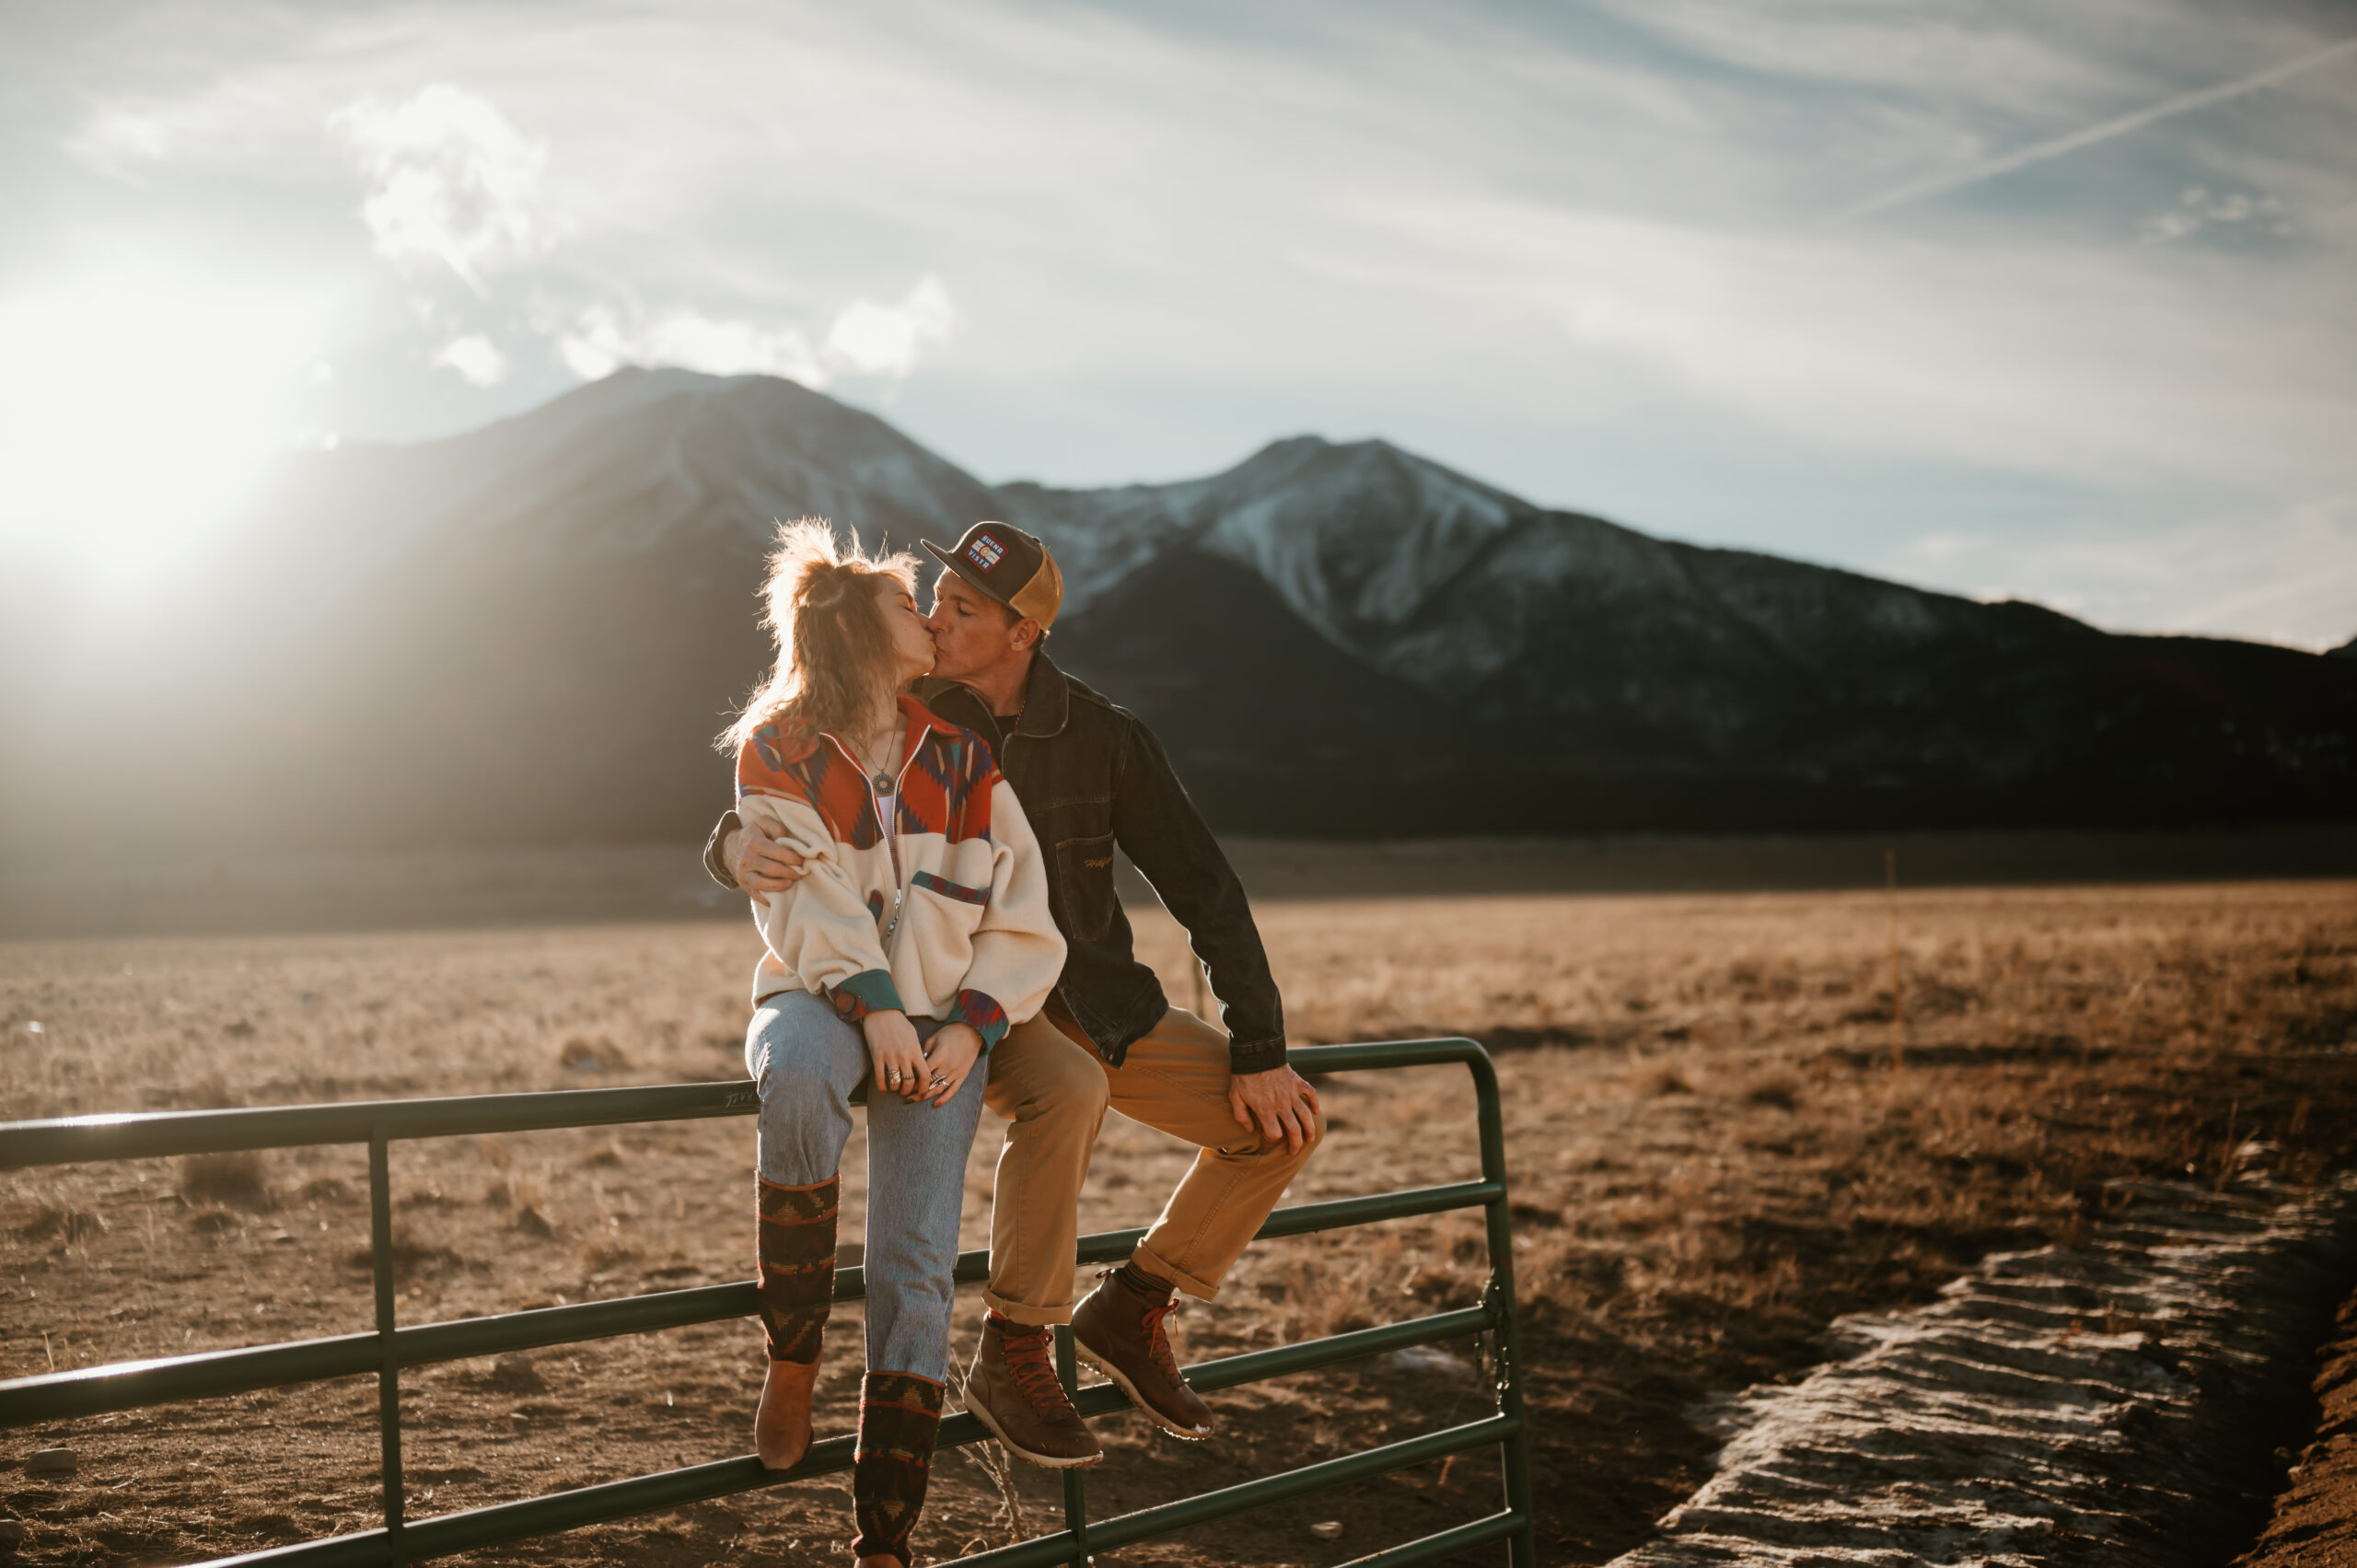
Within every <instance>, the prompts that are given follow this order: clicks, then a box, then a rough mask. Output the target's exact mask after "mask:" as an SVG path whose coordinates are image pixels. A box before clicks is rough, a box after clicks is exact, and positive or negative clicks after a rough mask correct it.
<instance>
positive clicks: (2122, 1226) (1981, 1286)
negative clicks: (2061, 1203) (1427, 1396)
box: [1612, 1172, 2357, 1568]
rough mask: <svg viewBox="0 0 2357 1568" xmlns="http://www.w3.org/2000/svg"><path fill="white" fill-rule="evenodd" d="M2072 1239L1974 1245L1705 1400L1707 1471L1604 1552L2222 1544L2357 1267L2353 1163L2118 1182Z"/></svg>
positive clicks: (2076, 1553) (2025, 1551)
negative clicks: (1633, 1538) (1925, 1279)
mask: <svg viewBox="0 0 2357 1568" xmlns="http://www.w3.org/2000/svg"><path fill="white" fill-rule="evenodd" d="M2107 1208H2108V1209H2112V1210H2113V1212H2114V1213H2115V1214H2116V1215H2117V1217H2115V1218H2113V1219H2110V1220H2107V1221H2106V1222H2104V1223H2101V1224H2099V1225H2095V1226H2093V1227H2091V1232H2090V1235H2089V1237H2088V1238H2087V1239H2086V1240H2085V1241H2084V1242H2083V1243H2082V1244H2080V1245H2078V1246H2075V1247H2067V1248H2066V1247H2060V1246H2056V1247H2046V1248H2040V1249H2037V1250H2035V1251H2029V1252H2009V1253H2001V1254H1996V1255H1993V1256H1991V1257H1990V1258H1988V1259H1986V1260H1983V1261H1982V1262H1981V1264H1980V1266H1979V1267H1978V1268H1976V1269H1975V1270H1973V1271H1972V1272H1970V1273H1968V1274H1966V1275H1965V1276H1963V1277H1962V1278H1960V1279H1958V1280H1956V1281H1954V1282H1953V1283H1950V1284H1949V1285H1948V1286H1947V1287H1946V1289H1945V1291H1944V1292H1943V1293H1942V1298H1941V1299H1940V1300H1939V1301H1938V1302H1936V1303H1934V1304H1933V1305H1931V1306H1929V1307H1922V1308H1918V1309H1915V1310H1912V1311H1907V1312H1899V1313H1890V1314H1871V1315H1866V1314H1862V1315H1859V1316H1855V1317H1851V1318H1841V1319H1840V1320H1838V1321H1837V1322H1836V1323H1835V1324H1834V1326H1833V1328H1832V1330H1830V1333H1829V1340H1830V1342H1831V1344H1832V1347H1833V1350H1834V1353H1835V1359H1833V1360H1831V1361H1829V1362H1828V1363H1826V1364H1824V1365H1820V1366H1818V1367H1817V1368H1816V1369H1815V1370H1813V1371H1812V1372H1810V1373H1808V1374H1807V1375H1806V1376H1805V1377H1804V1378H1802V1379H1801V1380H1800V1381H1799V1382H1797V1383H1794V1384H1792V1385H1789V1386H1779V1385H1762V1386H1759V1387H1756V1388H1751V1389H1748V1390H1747V1391H1745V1392H1744V1393H1742V1394H1740V1395H1737V1396H1735V1397H1734V1398H1732V1399H1730V1400H1725V1401H1724V1403H1722V1404H1719V1405H1718V1406H1716V1407H1715V1408H1714V1409H1713V1410H1711V1411H1707V1412H1705V1416H1706V1419H1707V1420H1708V1422H1709V1423H1710V1424H1711V1426H1712V1428H1713V1430H1715V1431H1717V1432H1720V1433H1722V1434H1724V1435H1725V1437H1726V1439H1727V1442H1726V1446H1725V1447H1724V1449H1723V1450H1722V1451H1721V1453H1720V1455H1719V1458H1718V1470H1717V1473H1716V1474H1715V1475H1714V1476H1713V1478H1712V1480H1711V1481H1709V1482H1707V1483H1706V1484H1705V1485H1703V1487H1702V1488H1701V1490H1700V1491H1698V1492H1696V1493H1694V1495H1693V1496H1692V1497H1690V1498H1689V1499H1688V1500H1687V1501H1686V1502H1685V1503H1684V1504H1680V1505H1679V1506H1678V1507H1677V1508H1675V1509H1673V1510H1671V1511H1670V1513H1669V1514H1667V1515H1666V1516H1664V1518H1663V1520H1662V1527H1663V1529H1664V1532H1665V1533H1664V1535H1663V1536H1662V1537H1661V1538H1660V1539H1656V1540H1655V1541H1653V1542H1651V1543H1649V1544H1647V1545H1645V1546H1643V1547H1641V1548H1639V1549H1637V1550H1636V1551H1631V1552H1628V1553H1626V1554H1624V1555H1622V1556H1621V1557H1620V1558H1618V1559H1616V1560H1615V1561H1614V1562H1613V1564H1612V1568H1701V1565H1704V1564H1713V1565H1716V1564H1734V1563H1740V1564H1762V1565H1765V1564H1789V1565H1792V1568H1802V1565H1810V1568H1816V1565H1826V1568H1831V1565H1834V1564H1851V1563H1856V1564H1871V1565H1872V1568H1917V1565H1924V1568H1929V1565H1933V1564H1939V1565H1946V1564H1960V1563H1974V1564H1987V1565H1991V1568H2030V1565H2032V1564H2036V1565H2039V1568H2052V1565H2060V1564H2081V1563H2084V1564H2134V1565H2136V1568H2174V1565H2177V1564H2183V1565H2186V1568H2193V1565H2195V1564H2201V1565H2204V1568H2209V1565H2214V1564H2218V1563H2222V1562H2225V1561H2227V1560H2228V1559H2229V1558H2230V1557H2232V1556H2233V1555H2234V1554H2235V1552H2236V1551H2239V1550H2240V1549H2242V1548H2243V1547H2244V1546H2246V1545H2247V1543H2248V1542H2249V1540H2250V1539H2251V1536H2252V1534H2253V1532H2254V1531H2255V1530H2256V1529H2257V1528H2258V1526H2259V1524H2260V1523H2261V1522H2262V1521H2263V1520H2264V1519H2265V1518H2266V1516H2267V1511H2268V1505H2269V1501H2270V1498H2271V1497H2272V1496H2273V1495H2274V1493H2276V1492H2277V1490H2278V1489H2279V1488H2280V1487H2281V1486H2282V1481H2283V1476H2284V1460H2283V1459H2282V1458H2279V1457H2278V1453H2279V1451H2278V1448H2277V1445H2278V1444H2280V1443H2283V1442H2287V1441H2296V1440H2297V1436H2298V1432H2299V1428H2300V1423H2301V1422H2302V1420H2303V1418H2304V1415H2305V1411H2306V1409H2307V1408H2308V1407H2307V1406H2306V1400H2307V1398H2308V1394H2307V1384H2308V1380H2309V1378H2310V1376H2312V1374H2313V1369H2314V1363H2313V1361H2312V1359H2311V1357H2310V1352H2311V1350H2312V1348H2313V1347H2314V1346H2315V1345H2316V1343H2317V1342H2319V1341H2320V1340H2322V1339H2323V1338H2324V1336H2325V1334H2326V1333H2327V1332H2328V1329H2329V1325H2330V1322H2331V1318H2332V1313H2333V1310H2334V1308H2335V1307H2337V1306H2338V1305H2339V1304H2340V1301H2341V1299H2342V1297H2343V1296H2344V1295H2347V1294H2348V1291H2349V1289H2350V1285H2351V1280H2352V1276H2357V1172H2352V1173H2344V1174H2343V1175H2342V1176H2341V1177H2340V1178H2339V1179H2338V1180H2337V1181H2335V1182H2333V1183H2331V1184H2329V1185H2327V1186H2323V1187H2320V1188H2318V1189H2317V1190H2316V1191H2313V1192H2310V1193H2306V1194H2301V1195H2296V1196H2295V1195H2292V1194H2289V1193H2286V1192H2284V1191H2282V1190H2280V1189H2275V1188H2272V1187H2270V1186H2267V1185H2264V1184H2261V1183H2258V1182H2255V1181H2246V1182H2244V1183H2241V1184H2239V1185H2238V1186H2237V1187H2236V1188H2235V1189H2234V1190H2233V1191H2231V1192H2227V1193H2216V1192H2212V1191H2208V1190H2206V1189H2202V1188H2198V1187H2193V1186H2176V1185H2158V1184H2152V1183H2135V1182H2122V1183H2115V1184H2113V1185H2112V1186H2111V1187H2110V1188H2109V1189H2107Z"/></svg>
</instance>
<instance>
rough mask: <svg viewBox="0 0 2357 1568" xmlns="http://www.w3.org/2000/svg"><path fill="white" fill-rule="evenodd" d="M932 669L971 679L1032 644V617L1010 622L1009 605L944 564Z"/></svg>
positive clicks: (936, 588)
mask: <svg viewBox="0 0 2357 1568" xmlns="http://www.w3.org/2000/svg"><path fill="white" fill-rule="evenodd" d="M926 624H927V625H929V626H930V627H932V629H933V652H934V661H933V673H934V674H935V675H937V676H940V677H941V678H943V679H946V680H970V679H973V678H974V677H975V676H976V675H978V674H981V672H982V671H984V670H987V669H990V668H993V666H996V665H998V664H1000V663H1001V662H1003V661H1004V660H1008V659H1014V658H1020V657H1021V656H1023V653H1024V651H1025V650H1026V649H1027V648H1028V647H1029V646H1030V637H1031V635H1032V633H1028V632H1027V631H1026V630H1025V628H1027V627H1028V626H1030V625H1031V622H1030V621H1015V622H1014V623H1013V624H1009V623H1008V621H1007V618H1006V609H1005V607H1004V605H1002V604H1000V603H999V602H998V600H996V599H994V598H991V597H990V596H989V595H988V594H985V593H984V592H982V591H981V589H980V588H978V587H974V585H973V584H971V583H970V582H968V581H966V579H965V578H963V577H961V576H959V575H958V574H957V573H955V572H952V571H949V570H948V569H947V568H946V567H945V568H944V569H943V571H942V574H941V575H940V576H939V577H938V578H937V579H935V582H934V585H933V616H932V618H931V620H929V621H927V622H926Z"/></svg>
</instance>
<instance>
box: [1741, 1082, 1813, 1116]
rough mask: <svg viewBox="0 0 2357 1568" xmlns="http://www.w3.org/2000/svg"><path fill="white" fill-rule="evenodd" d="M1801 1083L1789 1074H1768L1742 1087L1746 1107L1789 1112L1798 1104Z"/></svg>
mask: <svg viewBox="0 0 2357 1568" xmlns="http://www.w3.org/2000/svg"><path fill="white" fill-rule="evenodd" d="M1800 1097H1801V1081H1800V1080H1799V1079H1798V1078H1795V1077H1794V1076H1793V1074H1790V1073H1769V1074H1764V1075H1763V1076H1760V1077H1757V1078H1754V1079H1752V1080H1751V1082H1750V1083H1749V1084H1747V1085H1746V1086H1744V1090H1743V1099H1744V1103H1745V1104H1746V1105H1768V1106H1773V1107H1775V1108H1776V1109H1778V1110H1791V1109H1794V1108H1795V1107H1796V1106H1798V1105H1799V1104H1800Z"/></svg>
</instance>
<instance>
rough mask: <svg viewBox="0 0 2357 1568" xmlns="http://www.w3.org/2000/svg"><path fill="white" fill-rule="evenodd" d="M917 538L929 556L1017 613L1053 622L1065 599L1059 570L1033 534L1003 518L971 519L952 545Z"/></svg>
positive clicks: (1048, 624) (1045, 547)
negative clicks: (950, 547)
mask: <svg viewBox="0 0 2357 1568" xmlns="http://www.w3.org/2000/svg"><path fill="white" fill-rule="evenodd" d="M917 542H918V543H920V544H922V545H923V546H924V547H925V548H926V549H927V550H929V551H931V552H933V555H934V559H935V560H937V561H939V562H940V563H942V564H943V565H944V566H946V567H948V568H949V569H950V570H951V571H953V572H955V573H957V574H958V575H959V576H961V577H963V578H965V579H966V580H967V581H968V582H970V583H971V584H973V585H974V587H978V588H980V589H981V590H982V592H984V593H986V594H988V595H990V596H991V598H994V599H996V600H998V601H999V603H1001V604H1003V605H1004V606H1006V607H1007V608H1008V609H1009V610H1013V611H1015V613H1016V614H1017V615H1022V616H1028V617H1029V618H1030V619H1031V620H1033V621H1038V622H1039V624H1040V625H1042V626H1052V625H1054V624H1055V621H1056V611H1057V610H1059V609H1061V608H1062V605H1063V602H1064V575H1063V573H1062V571H1061V570H1059V569H1058V568H1057V566H1056V558H1055V557H1054V556H1052V555H1051V554H1049V553H1048V547H1047V546H1046V545H1044V544H1041V543H1040V542H1039V536H1038V535H1037V534H1028V533H1025V532H1024V531H1023V530H1022V529H1021V528H1011V527H1009V526H1008V525H1006V524H1004V523H976V524H975V525H974V526H973V527H972V528H968V529H967V530H966V537H965V538H963V539H961V540H958V548H957V549H955V550H944V549H942V548H941V546H939V545H937V544H935V543H934V542H933V540H929V539H925V540H918V541H917Z"/></svg>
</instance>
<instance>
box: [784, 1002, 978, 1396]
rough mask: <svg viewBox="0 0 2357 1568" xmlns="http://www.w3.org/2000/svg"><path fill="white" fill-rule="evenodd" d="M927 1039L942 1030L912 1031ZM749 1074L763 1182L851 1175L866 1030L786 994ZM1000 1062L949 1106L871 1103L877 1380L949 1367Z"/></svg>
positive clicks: (871, 1280) (826, 1006) (871, 1317)
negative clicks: (848, 1158) (962, 1245)
mask: <svg viewBox="0 0 2357 1568" xmlns="http://www.w3.org/2000/svg"><path fill="white" fill-rule="evenodd" d="M909 1021H910V1022H911V1023H912V1024H914V1025H915V1026H916V1030H917V1038H918V1039H919V1040H932V1038H933V1037H934V1035H935V1033H936V1032H937V1031H938V1030H939V1029H940V1028H941V1025H940V1023H939V1022H938V1021H936V1020H935V1019H932V1018H915V1017H912V1018H911V1019H910V1020H909ZM745 1071H746V1073H747V1074H749V1076H750V1077H751V1078H752V1080H753V1082H754V1084H755V1086H757V1087H759V1089H760V1090H761V1138H760V1154H759V1156H758V1158H759V1161H760V1165H761V1176H762V1179H765V1180H768V1181H772V1182H775V1183H777V1184H779V1185H780V1186H784V1187H808V1186H811V1185H812V1184H814V1183H816V1182H820V1181H824V1180H826V1179H827V1178H829V1177H830V1176H832V1175H834V1174H835V1173H836V1171H837V1170H838V1169H839V1168H840V1167H841V1166H842V1157H843V1140H845V1139H846V1138H849V1137H850V1136H851V1096H852V1091H853V1090H854V1089H856V1088H858V1087H859V1086H861V1085H862V1084H864V1083H869V1081H870V1080H871V1078H872V1077H873V1075H874V1069H873V1068H872V1067H871V1066H870V1065H869V1063H868V1059H867V1042H866V1040H865V1039H864V1038H863V1037H862V1035H861V1033H860V1031H859V1028H858V1026H857V1025H854V1024H847V1023H845V1022H844V1021H843V1020H842V1018H840V1017H838V1016H835V1009H834V1006H833V1005H832V1004H831V1003H830V1002H829V1001H828V1000H827V999H826V998H825V997H823V996H818V995H814V994H813V993H809V992H807V991H789V992H781V993H779V994H777V995H775V996H771V997H767V998H765V999H764V1000H763V1001H762V1003H761V1005H760V1006H759V1007H757V1008H755V1009H754V1011H753V1022H752V1025H751V1027H750V1028H748V1029H747V1030H746V1031H745ZM989 1076H990V1060H989V1058H988V1057H984V1058H983V1059H982V1060H981V1061H978V1062H976V1063H974V1069H973V1071H972V1072H970V1073H969V1074H966V1081H965V1083H963V1084H962V1085H960V1086H958V1094H957V1096H956V1098H953V1099H951V1100H950V1102H949V1103H948V1104H947V1105H946V1106H942V1107H939V1108H937V1109H936V1108H935V1106H934V1104H933V1102H932V1101H930V1100H917V1101H914V1102H911V1101H909V1100H905V1099H902V1098H900V1096H899V1095H892V1094H881V1093H877V1092H876V1090H875V1089H874V1087H873V1085H872V1084H870V1087H869V1093H868V1099H867V1256H866V1268H867V1369H868V1370H869V1371H870V1372H910V1373H914V1374H915V1375H916V1376H920V1377H924V1378H929V1379H931V1380H932V1381H934V1382H935V1383H938V1382H941V1381H943V1379H944V1377H945V1376H946V1374H947V1371H948V1365H949V1314H950V1305H951V1297H950V1278H949V1276H950V1272H951V1271H952V1270H953V1269H955V1268H956V1267H957V1266H958V1211H959V1209H960V1208H961V1207H963V1205H964V1202H965V1191H966V1155H967V1152H968V1151H969V1150H970V1149H971V1148H972V1147H973V1146H974V1128H975V1126H976V1124H977V1123H979V1122H980V1121H981V1114H982V1085H983V1082H984V1080H985V1079H987V1078H988V1077H989Z"/></svg>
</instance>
